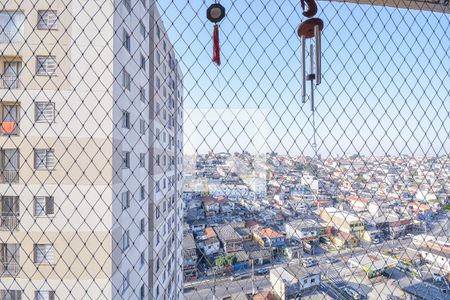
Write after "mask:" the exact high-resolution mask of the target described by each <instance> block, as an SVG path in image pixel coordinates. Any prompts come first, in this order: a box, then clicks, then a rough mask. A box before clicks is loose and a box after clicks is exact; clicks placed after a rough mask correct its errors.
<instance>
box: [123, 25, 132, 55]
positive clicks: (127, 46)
mask: <svg viewBox="0 0 450 300" xmlns="http://www.w3.org/2000/svg"><path fill="white" fill-rule="evenodd" d="M123 47H124V48H125V49H127V51H128V52H131V37H130V35H129V34H128V32H127V31H126V30H125V29H124V30H123Z"/></svg>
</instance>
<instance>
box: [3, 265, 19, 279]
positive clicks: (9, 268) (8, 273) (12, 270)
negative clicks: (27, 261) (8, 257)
mask: <svg viewBox="0 0 450 300" xmlns="http://www.w3.org/2000/svg"><path fill="white" fill-rule="evenodd" d="M19 272H20V266H19V264H17V263H14V262H0V277H15V276H17V275H18V274H19Z"/></svg>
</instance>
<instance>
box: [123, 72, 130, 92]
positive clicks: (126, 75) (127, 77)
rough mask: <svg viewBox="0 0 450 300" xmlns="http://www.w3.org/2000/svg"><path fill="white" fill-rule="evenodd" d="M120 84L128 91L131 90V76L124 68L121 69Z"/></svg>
mask: <svg viewBox="0 0 450 300" xmlns="http://www.w3.org/2000/svg"><path fill="white" fill-rule="evenodd" d="M122 86H123V88H124V89H126V90H128V91H130V90H131V76H130V73H128V72H127V71H125V70H123V71H122Z"/></svg>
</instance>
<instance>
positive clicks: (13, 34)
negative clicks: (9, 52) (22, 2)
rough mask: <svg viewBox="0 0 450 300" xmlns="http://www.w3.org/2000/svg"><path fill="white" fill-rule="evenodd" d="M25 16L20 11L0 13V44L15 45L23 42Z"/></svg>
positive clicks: (3, 11)
mask: <svg viewBox="0 0 450 300" xmlns="http://www.w3.org/2000/svg"><path fill="white" fill-rule="evenodd" d="M24 21H25V15H24V14H23V12H20V11H5V10H2V11H0V43H16V42H21V41H23V40H24V38H23V27H24V26H23V25H24Z"/></svg>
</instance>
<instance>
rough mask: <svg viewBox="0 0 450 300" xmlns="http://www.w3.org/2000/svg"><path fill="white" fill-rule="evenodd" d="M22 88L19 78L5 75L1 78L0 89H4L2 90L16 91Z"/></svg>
mask: <svg viewBox="0 0 450 300" xmlns="http://www.w3.org/2000/svg"><path fill="white" fill-rule="evenodd" d="M21 86H22V85H21V83H20V79H19V76H6V75H3V76H1V77H0V88H2V89H11V90H15V89H20V88H21Z"/></svg>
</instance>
